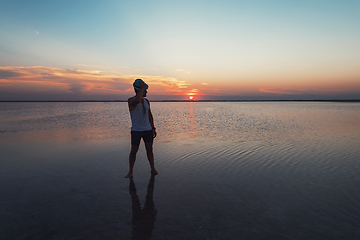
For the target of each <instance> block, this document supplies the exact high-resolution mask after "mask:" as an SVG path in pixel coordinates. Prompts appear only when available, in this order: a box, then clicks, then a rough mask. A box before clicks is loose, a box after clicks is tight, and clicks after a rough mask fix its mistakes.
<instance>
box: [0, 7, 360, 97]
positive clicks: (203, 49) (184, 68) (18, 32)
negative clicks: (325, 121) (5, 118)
mask: <svg viewBox="0 0 360 240" xmlns="http://www.w3.org/2000/svg"><path fill="white" fill-rule="evenodd" d="M0 21H1V23H2V24H1V25H0V34H1V39H2V40H1V43H0V67H2V68H0V78H1V77H2V75H1V72H3V76H5V73H6V74H7V75H6V76H7V77H6V78H5V77H3V83H2V84H1V85H0V87H1V88H2V90H0V92H1V93H3V96H5V95H6V96H12V98H16V96H17V95H20V94H22V95H23V94H24V92H26V91H25V90H21V91H20V89H21V88H25V85H27V86H28V85H29V86H30V85H31V86H32V87H30V88H29V91H28V92H26V93H27V94H26V96H28V98H32V97H31V96H37V97H39V92H36V90H35V89H41V92H43V93H44V92H46V89H47V88H46V86H52V87H51V88H50V87H49V89H48V90H49V92H48V94H50V95H52V94H53V93H55V92H56V94H58V95H57V96H60V95H61V94H63V96H66V97H67V98H72V95H71V93H72V92H71V89H73V86H75V85H76V86H82V87H79V89H80V90H79V92H78V93H77V94H78V95H79V94H80V95H81V94H83V97H84V98H94V99H95V98H96V99H98V98H106V97H107V96H109V98H110V99H114V98H125V96H127V95H129V93H130V92H131V91H132V90H131V82H132V81H133V79H134V78H137V77H141V78H143V79H144V80H146V81H147V82H148V83H149V85H150V86H151V85H153V88H152V90H153V91H152V93H153V94H154V95H153V96H154V97H155V98H163V99H164V98H169V97H174V95H176V96H177V98H180V99H181V98H182V96H187V95H198V99H201V98H202V99H205V98H213V99H216V98H226V97H229V98H230V97H231V98H239V99H241V98H250V97H251V96H253V97H261V96H262V97H263V98H270V99H279V98H283V99H285V98H292V99H293V98H304V97H306V98H308V97H309V95H311V96H314V98H316V96H317V97H319V98H337V97H341V98H344V97H345V98H346V96H348V97H349V98H354V97H355V98H356V97H359V98H360V31H359V25H360V24H359V23H360V1H16V0H15V1H2V2H1V8H0ZM34 67H43V68H41V69H43V70H42V71H43V72H42V75H46V74H49V72H51V73H52V74H55V73H54V72H57V71H58V72H64V69H65V70H66V69H67V70H69V69H72V70H75V71H78V73H77V76H80V75H81V74H82V73H84V72H85V71H88V72H92V73H94V72H96V73H97V74H99V79H100V78H101V79H102V81H103V82H104V81H105V80H104V79H108V80H106V81H113V80H112V79H119V80H116V81H118V82H119V84H115V85H116V86H115V85H114V84H112V83H110V82H109V83H107V84H102V85H101V84H100V85H96V84H90V83H88V82H86V76H85V75H86V74H88V73H86V74H85V75H84V76H83V77H84V78H81V77H80V78H79V77H77V78H75V77H74V76H70V75H67V76H64V75H62V77H61V79H60V78H59V79H58V80H57V82H51V80H50V79H51V77H50V76H48V77H47V80H46V81H47V82H44V81H43V80H41V79H40V80H36V76H35V75H32V74H34V72H33V70H31V71H30V70H29V69H27V70H26V69H24V68H31V69H34ZM44 68H48V69H47V70H44ZM50 69H51V70H50ZM39 71H40V70H39ZM9 72H12V73H17V74H18V76H19V74H20V72H21V76H22V78H19V77H8V76H9ZM26 74H27V78H26V79H31V82H30V81H25V80H24V79H25V75H26ZM56 74H57V76H58V75H59V74H58V73H56ZM56 74H55V75H56ZM15 75H16V74H15ZM71 79H72V80H71ZM72 81H73V82H72ZM94 81H95V80H94ZM24 82H26V83H24ZM21 83H23V84H21ZM120 83H121V84H120ZM24 84H25V85H24ZM126 84H128V85H129V87H124V86H127V85H126ZM110 85H111V86H110ZM36 86H37V87H36ZM56 86H58V87H59V88H58V89H57V90H56ZM66 86H67V87H66ZM90 86H92V88H91V89H92V90H91V91H90V92H89V91H88V90H86V89H90ZM120 86H121V87H120ZM95 88H97V89H102V92H101V93H99V92H96V91H95ZM107 88H109V89H108V90H109V91H108V92H106V89H107ZM17 89H18V90H17ZM150 90H151V88H150ZM53 91H55V92H53ZM150 93H151V91H149V94H150ZM45 95H46V94H44V98H45ZM150 95H151V94H150ZM119 96H120V97H119ZM160 96H161V97H160ZM104 100H105V99H104Z"/></svg>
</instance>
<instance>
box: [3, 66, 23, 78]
mask: <svg viewBox="0 0 360 240" xmlns="http://www.w3.org/2000/svg"><path fill="white" fill-rule="evenodd" d="M21 75H22V74H21V73H18V72H14V71H11V70H6V69H1V68H0V79H6V78H12V77H18V76H21Z"/></svg>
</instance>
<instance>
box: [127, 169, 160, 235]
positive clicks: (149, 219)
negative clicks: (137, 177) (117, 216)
mask: <svg viewBox="0 0 360 240" xmlns="http://www.w3.org/2000/svg"><path fill="white" fill-rule="evenodd" d="M154 183H155V174H151V178H150V181H149V185H148V188H147V194H146V199H145V204H144V208H143V209H141V205H140V200H139V197H138V195H137V193H136V187H135V183H134V180H133V177H130V186H129V192H130V196H131V202H132V236H131V239H132V240H146V239H150V238H151V235H152V230H153V229H154V225H155V220H156V214H157V210H156V208H155V205H154V200H153V193H154Z"/></svg>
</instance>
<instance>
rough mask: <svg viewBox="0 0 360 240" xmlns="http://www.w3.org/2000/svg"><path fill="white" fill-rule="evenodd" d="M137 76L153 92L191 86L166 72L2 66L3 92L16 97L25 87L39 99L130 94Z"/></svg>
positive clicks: (182, 91) (177, 92) (176, 91)
mask: <svg viewBox="0 0 360 240" xmlns="http://www.w3.org/2000/svg"><path fill="white" fill-rule="evenodd" d="M136 78H142V79H143V80H144V81H145V82H146V83H147V84H148V85H149V86H150V88H149V92H150V93H151V94H154V95H185V94H186V93H185V89H186V88H187V87H188V85H187V84H186V82H185V81H180V80H178V79H176V78H172V77H164V76H151V75H144V76H138V75H120V74H105V73H103V72H101V71H98V70H79V69H65V68H52V67H43V66H32V67H12V66H10V67H0V84H1V85H2V88H3V89H2V93H4V94H5V93H7V94H6V95H7V96H12V97H11V99H13V100H16V96H17V95H20V92H21V94H23V93H24V91H25V92H26V93H27V95H29V96H30V95H31V94H32V95H37V99H38V100H39V99H40V100H41V96H42V94H45V93H47V94H48V95H51V93H55V92H56V94H58V95H59V96H60V95H61V94H63V95H64V96H65V95H66V96H67V97H70V98H71V99H68V100H72V99H73V98H76V99H79V98H81V96H84V99H91V98H92V97H94V96H100V95H101V96H109V97H110V96H112V98H115V97H116V96H119V95H121V94H122V95H124V96H128V95H129V94H130V92H131V94H132V91H133V88H132V83H133V81H134V79H136ZM20 89H21V91H20ZM69 94H70V95H69ZM3 96H5V95H3ZM0 100H4V97H2V96H0ZM5 100H6V99H5ZM29 100H31V99H29ZM104 100H106V99H104Z"/></svg>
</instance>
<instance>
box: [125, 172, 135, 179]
mask: <svg viewBox="0 0 360 240" xmlns="http://www.w3.org/2000/svg"><path fill="white" fill-rule="evenodd" d="M132 175H133V172H132V171H130V172H129V173H128V174H127V175H126V176H125V178H131V177H132Z"/></svg>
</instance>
